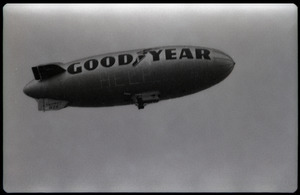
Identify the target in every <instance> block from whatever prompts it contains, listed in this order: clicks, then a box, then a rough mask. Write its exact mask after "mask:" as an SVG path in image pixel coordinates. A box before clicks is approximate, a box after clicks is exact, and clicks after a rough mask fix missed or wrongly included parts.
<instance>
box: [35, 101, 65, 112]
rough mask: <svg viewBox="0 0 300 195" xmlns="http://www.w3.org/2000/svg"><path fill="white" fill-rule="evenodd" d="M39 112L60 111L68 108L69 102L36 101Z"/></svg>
mask: <svg viewBox="0 0 300 195" xmlns="http://www.w3.org/2000/svg"><path fill="white" fill-rule="evenodd" d="M36 100H37V102H38V110H39V111H48V110H60V109H63V108H65V107H67V106H68V103H69V102H68V101H64V100H54V99H48V98H44V99H36Z"/></svg>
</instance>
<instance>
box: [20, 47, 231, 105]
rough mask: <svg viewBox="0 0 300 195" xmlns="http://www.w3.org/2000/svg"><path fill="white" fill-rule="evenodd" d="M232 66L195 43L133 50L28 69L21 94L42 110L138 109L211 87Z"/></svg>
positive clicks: (227, 58)
mask: <svg viewBox="0 0 300 195" xmlns="http://www.w3.org/2000/svg"><path fill="white" fill-rule="evenodd" d="M234 64H235V63H234V61H233V60H232V58H231V57H230V56H228V55H227V54H225V53H223V52H221V51H218V50H215V49H208V48H201V47H191V46H173V47H161V48H152V49H151V48H150V49H143V50H134V51H128V52H120V53H112V54H106V55H99V56H93V57H89V58H85V59H82V60H77V61H73V62H71V63H66V64H62V63H52V64H47V65H40V66H36V67H33V68H32V72H33V75H34V78H35V79H34V80H33V81H31V82H30V83H28V84H27V85H26V86H25V88H24V92H25V94H27V95H28V96H30V97H33V98H35V99H36V100H37V101H38V110H43V111H47V110H59V109H62V108H65V107H67V106H74V107H105V106H117V105H127V104H135V105H136V106H137V107H138V108H139V109H142V108H144V106H145V105H146V104H149V103H155V102H158V101H160V100H165V99H170V98H177V97H181V96H184V95H188V94H192V93H196V92H198V91H201V90H204V89H206V88H208V87H210V86H212V85H215V84H217V83H219V82H220V81H222V80H223V79H225V78H226V77H227V76H228V75H229V74H230V72H231V71H232V69H233V67H234Z"/></svg>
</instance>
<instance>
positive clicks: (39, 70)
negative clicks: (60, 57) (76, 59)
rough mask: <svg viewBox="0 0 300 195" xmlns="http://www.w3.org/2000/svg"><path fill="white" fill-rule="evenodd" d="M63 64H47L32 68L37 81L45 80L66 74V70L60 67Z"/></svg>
mask: <svg viewBox="0 0 300 195" xmlns="http://www.w3.org/2000/svg"><path fill="white" fill-rule="evenodd" d="M61 64H62V63H56V64H46V65H39V66H35V67H32V72H33V75H34V78H35V80H44V79H47V78H50V77H53V76H55V75H58V74H61V73H63V72H65V71H66V70H65V69H64V68H62V67H61V66H60V65H61Z"/></svg>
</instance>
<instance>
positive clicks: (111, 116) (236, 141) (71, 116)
mask: <svg viewBox="0 0 300 195" xmlns="http://www.w3.org/2000/svg"><path fill="white" fill-rule="evenodd" d="M3 15H4V19H3V25H4V30H3V33H4V38H3V41H4V51H3V56H4V67H3V72H4V75H3V76H4V132H3V135H4V142H3V147H4V151H3V152H4V154H3V157H4V164H3V166H4V167H3V169H4V179H3V181H4V183H3V184H4V189H5V190H6V191H7V192H82V191H87V192H98V191H100V192H119V191H122V192H124V191H125V192H132V191H134V192H138V191H142V192H145V191H146V192H153V191H154V192H157V191H159V192H165V191H167V192H186V191H188V192H189V191H192V192H219V191H221V192H249V191H255V192H274V191H277V192H292V191H295V190H296V188H297V142H298V140H297V105H298V103H297V88H298V85H297V76H298V75H297V70H298V67H297V54H298V48H297V43H298V40H297V7H296V6H295V5H292V4H284V5H282V4H277V5H270V4H269V5H215V4H214V5H201V4H200V5H198V4H190V5H184V4H180V5H170V4H168V5H161V4H160V5H154V4H151V5H114V6H112V5H101V4H100V5H92V4H84V5H54V4H51V5H45V4H43V5H38V4H36V5H18V4H12V5H6V6H5V7H4V8H3ZM165 45H194V46H204V47H211V48H216V49H220V50H222V51H224V52H225V53H227V54H229V55H230V56H232V57H233V59H234V60H235V62H236V65H235V68H234V70H233V71H232V73H231V74H230V75H229V76H228V77H227V78H226V79H225V80H224V81H223V82H221V83H219V84H217V85H215V86H213V87H212V88H209V89H207V90H204V91H201V92H199V93H196V94H193V95H189V96H185V97H182V98H177V99H171V100H166V101H161V102H158V103H156V104H150V105H147V106H146V107H145V109H144V110H138V109H137V107H136V106H134V105H129V106H119V107H107V108H73V107H68V108H65V109H62V110H59V111H49V112H41V111H38V110H37V102H36V101H35V100H34V99H32V98H30V97H28V96H26V95H25V94H24V93H23V88H24V86H25V85H26V84H27V83H28V82H29V81H31V80H32V79H33V74H32V72H31V67H33V66H36V65H39V64H45V63H50V62H63V63H65V62H69V61H73V60H77V59H80V58H83V57H87V56H92V55H97V54H103V53H108V52H117V51H124V50H131V49H140V48H148V47H157V46H165Z"/></svg>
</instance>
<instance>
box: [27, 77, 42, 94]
mask: <svg viewBox="0 0 300 195" xmlns="http://www.w3.org/2000/svg"><path fill="white" fill-rule="evenodd" d="M40 88H41V87H40V85H39V84H38V81H36V80H32V81H30V82H29V83H28V84H27V85H26V86H25V87H24V89H23V92H24V93H25V94H26V95H28V96H29V97H33V98H37V97H38V96H39V93H40Z"/></svg>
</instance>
